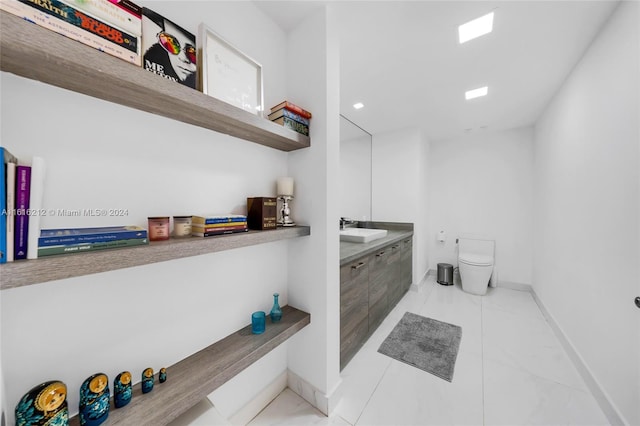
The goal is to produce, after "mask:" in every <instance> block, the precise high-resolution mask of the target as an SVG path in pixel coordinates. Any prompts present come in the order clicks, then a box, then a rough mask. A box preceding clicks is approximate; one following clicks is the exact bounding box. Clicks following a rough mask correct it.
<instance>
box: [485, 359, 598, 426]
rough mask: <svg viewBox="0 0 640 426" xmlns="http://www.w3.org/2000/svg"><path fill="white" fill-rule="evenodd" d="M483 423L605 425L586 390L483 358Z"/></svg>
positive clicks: (595, 404)
mask: <svg viewBox="0 0 640 426" xmlns="http://www.w3.org/2000/svg"><path fill="white" fill-rule="evenodd" d="M484 419H485V424H486V425H585V426H586V425H588V426H593V425H607V424H609V423H608V422H607V418H606V417H605V415H604V414H603V412H602V410H600V408H599V407H598V404H597V403H596V400H595V399H594V397H593V396H592V395H591V394H590V393H589V392H587V391H582V390H578V389H575V388H572V387H569V386H565V385H563V384H559V383H556V382H552V381H550V380H547V379H544V378H541V377H538V376H535V375H532V374H530V373H528V372H526V371H524V370H522V369H519V368H514V367H511V366H509V365H506V364H504V363H502V362H497V361H491V360H487V359H485V360H484Z"/></svg>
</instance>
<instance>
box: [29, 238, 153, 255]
mask: <svg viewBox="0 0 640 426" xmlns="http://www.w3.org/2000/svg"><path fill="white" fill-rule="evenodd" d="M146 244H149V240H148V239H147V238H131V239H128V240H117V241H106V242H100V243H89V244H73V245H60V246H50V247H39V248H38V257H43V256H53V255H56V254H74V253H84V252H89V251H97V250H105V249H114V248H123V247H134V246H141V245H146Z"/></svg>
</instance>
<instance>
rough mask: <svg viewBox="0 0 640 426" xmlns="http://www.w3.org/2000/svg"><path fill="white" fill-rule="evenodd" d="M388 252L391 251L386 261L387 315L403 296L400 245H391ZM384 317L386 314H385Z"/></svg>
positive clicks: (399, 243)
mask: <svg viewBox="0 0 640 426" xmlns="http://www.w3.org/2000/svg"><path fill="white" fill-rule="evenodd" d="M389 250H390V251H391V253H390V255H389V257H388V259H387V270H388V272H389V273H388V275H387V280H388V281H387V294H388V303H389V304H388V306H387V314H388V313H389V312H391V310H392V309H393V308H394V307H395V306H396V304H397V303H398V302H399V301H400V299H402V295H403V294H404V291H403V288H404V286H403V285H402V279H401V272H402V269H401V263H400V260H401V256H402V243H401V242H397V243H394V244H391V246H389ZM385 316H386V314H385Z"/></svg>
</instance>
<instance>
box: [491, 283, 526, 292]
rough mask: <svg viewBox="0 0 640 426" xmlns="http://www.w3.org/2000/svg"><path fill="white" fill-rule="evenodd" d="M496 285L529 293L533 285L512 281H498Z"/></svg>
mask: <svg viewBox="0 0 640 426" xmlns="http://www.w3.org/2000/svg"><path fill="white" fill-rule="evenodd" d="M496 287H498V288H508V289H511V290H519V291H528V292H529V293H533V287H531V284H522V283H514V282H511V281H498V282H497V283H496Z"/></svg>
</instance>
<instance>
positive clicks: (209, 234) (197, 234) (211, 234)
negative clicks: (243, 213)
mask: <svg viewBox="0 0 640 426" xmlns="http://www.w3.org/2000/svg"><path fill="white" fill-rule="evenodd" d="M247 231H249V230H248V229H246V228H245V229H238V230H235V231H214V232H194V233H192V234H191V235H193V236H194V237H215V236H216V235H226V234H236V233H238V232H247Z"/></svg>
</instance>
